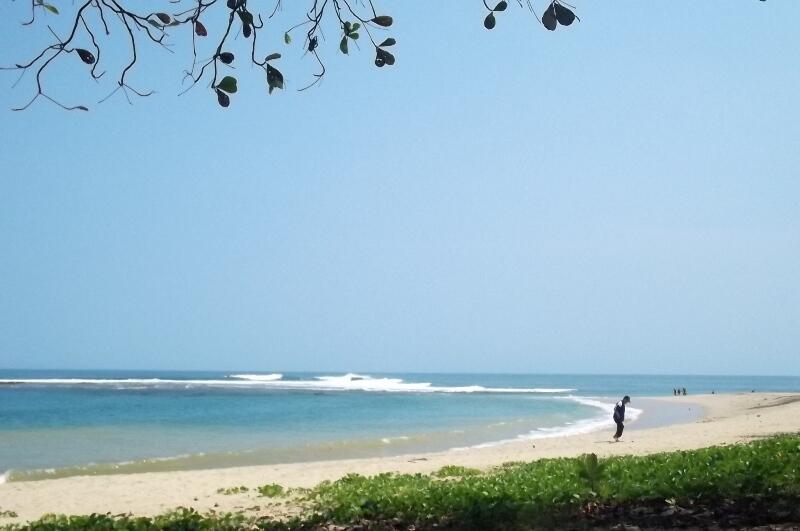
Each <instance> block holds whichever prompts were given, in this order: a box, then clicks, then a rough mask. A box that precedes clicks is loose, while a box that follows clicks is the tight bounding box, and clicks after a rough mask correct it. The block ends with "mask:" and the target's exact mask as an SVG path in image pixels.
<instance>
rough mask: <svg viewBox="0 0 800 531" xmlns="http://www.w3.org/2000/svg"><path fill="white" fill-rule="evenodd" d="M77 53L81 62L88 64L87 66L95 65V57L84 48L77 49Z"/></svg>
mask: <svg viewBox="0 0 800 531" xmlns="http://www.w3.org/2000/svg"><path fill="white" fill-rule="evenodd" d="M75 51H76V52H78V55H79V56H80V58H81V61H83V62H84V63H86V64H87V65H93V64H94V60H95V59H94V55H93V54H92V52H90V51H89V50H84V49H83V48H75Z"/></svg>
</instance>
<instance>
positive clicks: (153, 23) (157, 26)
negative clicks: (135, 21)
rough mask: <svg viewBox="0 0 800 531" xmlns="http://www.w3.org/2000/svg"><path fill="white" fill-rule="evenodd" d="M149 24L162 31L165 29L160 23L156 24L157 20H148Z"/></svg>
mask: <svg viewBox="0 0 800 531" xmlns="http://www.w3.org/2000/svg"><path fill="white" fill-rule="evenodd" d="M147 23H148V24H150V25H151V26H153V27H154V28H156V29H160V30H163V29H164V26H162V25H161V24H160V23H159V22H156V21H155V20H150V19H148V20H147Z"/></svg>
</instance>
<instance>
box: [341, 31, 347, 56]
mask: <svg viewBox="0 0 800 531" xmlns="http://www.w3.org/2000/svg"><path fill="white" fill-rule="evenodd" d="M339 50H340V51H341V52H342V53H343V54H345V55H347V35H345V36H344V37H342V40H341V42H339Z"/></svg>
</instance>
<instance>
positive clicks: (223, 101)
mask: <svg viewBox="0 0 800 531" xmlns="http://www.w3.org/2000/svg"><path fill="white" fill-rule="evenodd" d="M217 103H219V104H220V106H222V107H227V106H228V105H230V104H231V98H230V97H229V96H228V95H227V94H225V93H224V92H222V91H221V90H217Z"/></svg>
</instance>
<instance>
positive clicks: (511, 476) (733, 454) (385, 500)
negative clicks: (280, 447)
mask: <svg viewBox="0 0 800 531" xmlns="http://www.w3.org/2000/svg"><path fill="white" fill-rule="evenodd" d="M759 495H776V496H777V495H780V496H800V437H798V436H782V437H775V438H772V439H768V440H763V441H757V442H753V443H750V444H744V445H735V446H724V447H712V448H706V449H702V450H695V451H688V452H673V453H663V454H655V455H649V456H643V457H614V458H609V459H603V460H597V458H596V457H592V456H583V457H580V458H569V459H566V458H564V459H542V460H540V461H534V462H531V463H525V464H516V463H515V464H510V465H506V466H503V467H500V468H499V469H497V470H495V471H492V472H489V473H486V474H481V475H470V476H463V477H457V478H454V479H450V478H447V479H441V478H437V477H431V476H425V475H421V474H416V475H397V474H380V475H378V476H375V477H372V478H365V477H362V476H358V475H348V476H346V477H344V478H342V479H340V480H338V481H336V482H332V483H330V482H326V483H322V484H321V485H319V486H318V487H317V488H316V489H314V490H313V491H312V493H311V495H310V496H311V500H312V503H313V507H314V509H315V510H316V511H318V512H320V513H321V514H322V515H324V516H325V517H326V519H330V520H332V521H336V522H339V521H341V522H352V521H358V520H361V519H369V520H374V519H377V520H383V519H393V518H399V519H401V520H403V521H407V522H417V523H433V522H436V521H440V520H445V521H449V522H462V523H470V524H473V525H477V526H481V527H487V526H492V525H497V524H498V523H505V524H515V523H519V522H531V521H540V520H542V519H544V520H550V519H552V518H563V517H567V516H569V515H576V514H579V513H580V512H581V509H582V508H583V507H584V506H585V505H586V504H587V503H590V502H592V503H597V502H603V503H609V502H611V503H617V504H619V503H625V502H632V501H637V502H640V501H649V500H664V499H667V498H672V499H681V500H692V501H698V500H705V501H711V500H719V499H723V498H741V497H748V496H759Z"/></svg>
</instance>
